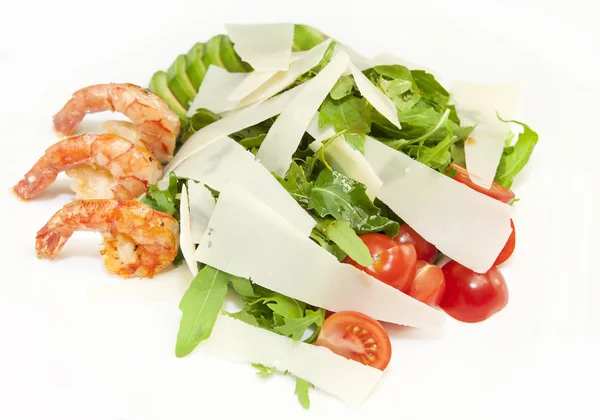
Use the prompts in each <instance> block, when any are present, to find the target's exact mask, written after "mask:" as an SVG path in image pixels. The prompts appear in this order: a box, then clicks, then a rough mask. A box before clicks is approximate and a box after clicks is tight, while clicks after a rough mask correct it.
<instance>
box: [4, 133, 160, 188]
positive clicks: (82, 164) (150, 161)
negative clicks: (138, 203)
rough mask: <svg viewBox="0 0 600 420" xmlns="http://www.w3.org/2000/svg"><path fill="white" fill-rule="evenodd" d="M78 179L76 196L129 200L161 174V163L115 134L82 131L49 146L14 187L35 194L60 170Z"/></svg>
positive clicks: (75, 186) (155, 180) (154, 181)
mask: <svg viewBox="0 0 600 420" xmlns="http://www.w3.org/2000/svg"><path fill="white" fill-rule="evenodd" d="M62 171H66V173H67V175H68V176H70V177H72V178H75V179H77V180H78V183H77V184H75V185H74V186H73V187H72V188H73V190H74V191H75V192H76V193H77V196H78V198H117V199H121V200H128V199H132V198H136V197H138V196H140V195H141V194H143V193H144V192H145V191H146V190H147V188H148V184H154V183H156V182H157V181H158V180H159V179H160V178H161V176H162V166H161V164H160V162H159V161H158V159H156V158H155V157H154V155H152V153H150V152H149V151H148V150H146V149H144V148H142V147H139V146H135V145H134V144H133V143H131V142H130V141H129V140H126V139H124V138H122V137H120V136H116V135H114V134H82V135H80V136H75V137H70V138H67V139H65V140H61V141H59V142H58V143H56V144H54V145H53V146H51V147H50V148H49V149H48V150H46V152H45V153H44V156H42V157H41V158H40V160H38V161H37V163H36V164H35V165H34V166H33V168H31V170H30V171H29V172H27V174H25V177H23V179H22V180H21V181H19V183H18V184H17V185H15V187H14V188H13V190H14V191H15V193H16V194H17V196H18V197H19V198H21V199H29V198H32V197H35V196H36V195H38V194H39V193H41V192H42V191H44V190H45V189H46V188H48V186H50V184H52V183H53V182H54V180H55V179H56V177H57V175H58V173H59V172H62Z"/></svg>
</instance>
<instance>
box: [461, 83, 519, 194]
mask: <svg viewBox="0 0 600 420" xmlns="http://www.w3.org/2000/svg"><path fill="white" fill-rule="evenodd" d="M518 96H519V89H518V86H516V85H514V84H484V83H470V82H454V83H453V84H452V99H453V102H454V103H455V105H456V111H457V112H458V115H459V117H460V118H461V120H462V122H463V123H464V124H466V125H476V127H475V130H474V131H473V133H471V136H470V137H471V138H470V139H469V140H467V141H465V160H466V163H467V171H468V172H469V178H471V180H472V181H473V182H474V183H475V184H477V185H479V186H481V187H483V188H490V187H491V186H492V182H493V181H494V177H495V175H496V170H497V169H498V164H499V163H500V158H501V157H502V151H503V150H504V140H505V139H506V137H507V135H508V132H509V125H507V124H505V123H503V122H502V121H500V120H499V119H498V117H497V115H496V112H497V113H498V114H499V115H500V116H501V117H502V118H504V119H505V120H509V119H513V118H514V114H515V110H516V107H517V99H518Z"/></svg>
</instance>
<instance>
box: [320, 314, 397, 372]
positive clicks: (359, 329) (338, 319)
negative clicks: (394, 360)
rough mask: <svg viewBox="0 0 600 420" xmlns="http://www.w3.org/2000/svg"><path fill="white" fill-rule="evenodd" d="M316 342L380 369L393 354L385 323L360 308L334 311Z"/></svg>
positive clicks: (383, 367) (341, 354)
mask: <svg viewBox="0 0 600 420" xmlns="http://www.w3.org/2000/svg"><path fill="white" fill-rule="evenodd" d="M315 344H316V345H317V346H323V347H327V348H328V349H329V350H331V351H332V352H334V353H335V354H338V355H340V356H343V357H345V358H346V359H352V360H356V361H357V362H360V363H362V364H365V365H367V366H371V367H374V368H377V369H380V370H384V369H385V368H386V367H387V365H388V364H389V363H390V358H391V357H392V343H390V337H389V336H388V335H387V333H386V332H385V329H384V328H383V326H382V325H381V324H380V323H379V322H378V321H376V320H374V319H373V318H371V317H370V316H367V315H365V314H362V313H360V312H354V311H342V312H337V313H334V314H333V315H331V316H330V317H329V318H327V319H326V320H325V322H324V323H323V328H321V332H320V333H319V337H318V338H317V342H316V343H315Z"/></svg>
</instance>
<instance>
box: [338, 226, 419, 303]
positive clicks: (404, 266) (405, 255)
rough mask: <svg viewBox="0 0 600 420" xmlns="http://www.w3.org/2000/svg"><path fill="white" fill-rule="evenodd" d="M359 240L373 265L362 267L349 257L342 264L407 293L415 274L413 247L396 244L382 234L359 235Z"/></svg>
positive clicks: (415, 256) (415, 255)
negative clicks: (369, 255)
mask: <svg viewBox="0 0 600 420" xmlns="http://www.w3.org/2000/svg"><path fill="white" fill-rule="evenodd" d="M360 239H362V241H363V242H364V244H365V245H366V246H367V248H369V252H370V253H371V256H372V257H373V264H371V265H370V266H368V267H363V266H362V265H360V264H358V263H357V262H356V261H354V260H353V259H352V258H350V257H346V258H345V259H344V262H345V263H348V264H352V265H353V266H355V267H356V268H358V269H360V270H362V271H364V272H365V273H368V274H370V275H371V276H373V277H375V278H376V279H378V280H381V281H382V282H384V283H387V284H389V285H390V286H392V287H395V288H396V289H398V290H400V291H402V292H407V291H408V289H409V288H410V284H411V283H412V281H413V279H414V278H415V274H416V272H417V252H416V251H415V247H414V246H412V245H409V244H404V245H402V244H398V242H396V241H395V240H393V239H392V238H390V237H389V236H387V235H384V234H382V233H366V234H364V235H360Z"/></svg>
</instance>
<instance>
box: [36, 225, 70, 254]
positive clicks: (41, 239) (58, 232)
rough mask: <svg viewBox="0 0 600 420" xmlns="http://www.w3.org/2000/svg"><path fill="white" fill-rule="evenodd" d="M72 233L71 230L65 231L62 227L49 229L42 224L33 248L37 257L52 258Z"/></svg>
mask: <svg viewBox="0 0 600 420" xmlns="http://www.w3.org/2000/svg"><path fill="white" fill-rule="evenodd" d="M72 234H73V232H66V231H65V230H63V229H51V228H48V226H44V227H43V228H42V229H40V230H39V231H38V233H37V235H36V237H35V250H36V253H37V256H38V258H49V259H54V257H55V256H56V254H58V253H59V252H60V250H61V249H62V248H63V246H65V243H66V242H67V241H68V240H69V238H70V237H71V235H72Z"/></svg>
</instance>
